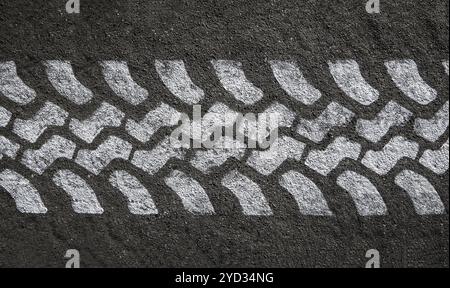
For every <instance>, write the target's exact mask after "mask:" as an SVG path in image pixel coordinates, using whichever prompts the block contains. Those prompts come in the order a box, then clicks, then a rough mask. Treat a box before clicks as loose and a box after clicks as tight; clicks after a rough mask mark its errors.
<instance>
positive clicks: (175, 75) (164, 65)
mask: <svg viewBox="0 0 450 288" xmlns="http://www.w3.org/2000/svg"><path fill="white" fill-rule="evenodd" d="M155 67H156V71H157V72H158V74H159V77H160V78H161V81H162V82H163V83H164V85H166V87H167V89H169V91H170V92H171V93H172V94H173V95H175V96H176V97H177V98H179V99H180V100H182V101H183V102H185V103H187V104H189V105H193V104H196V103H198V102H200V100H202V99H203V97H204V96H205V92H203V90H202V89H200V88H199V87H198V86H197V85H195V84H194V83H193V82H192V80H191V78H190V77H189V74H188V72H187V71H186V67H185V65H184V62H183V61H181V60H156V61H155Z"/></svg>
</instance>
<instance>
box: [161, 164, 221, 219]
mask: <svg viewBox="0 0 450 288" xmlns="http://www.w3.org/2000/svg"><path fill="white" fill-rule="evenodd" d="M165 183H166V185H167V186H169V187H170V188H171V189H172V190H173V191H175V193H176V194H177V195H178V196H179V197H180V199H181V201H182V203H183V205H184V208H185V209H186V210H188V211H189V212H191V213H193V214H214V208H213V206H212V204H211V202H210V201H209V197H208V195H207V194H206V192H205V190H204V189H203V188H202V186H200V184H199V183H198V182H197V181H195V180H194V179H193V178H191V177H189V176H187V175H186V174H185V173H183V172H181V171H178V170H174V171H172V172H171V173H170V175H169V176H167V177H166V178H165Z"/></svg>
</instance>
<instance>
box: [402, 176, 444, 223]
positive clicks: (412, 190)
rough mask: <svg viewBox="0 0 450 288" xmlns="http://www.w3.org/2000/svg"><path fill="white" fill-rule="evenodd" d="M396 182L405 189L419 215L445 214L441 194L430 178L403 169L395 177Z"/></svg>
mask: <svg viewBox="0 0 450 288" xmlns="http://www.w3.org/2000/svg"><path fill="white" fill-rule="evenodd" d="M395 184H397V185H398V186H400V187H401V188H402V189H403V190H405V191H406V192H407V193H408V195H409V197H410V198H411V200H412V202H413V205H414V208H415V210H416V212H417V214H419V215H430V214H444V213H445V207H444V204H443V203H442V200H441V198H440V197H439V194H438V193H437V192H436V190H435V189H434V187H433V185H431V183H430V182H428V180H427V179H426V178H425V177H423V176H422V175H419V174H417V173H415V172H413V171H411V170H403V171H402V172H400V173H399V174H398V175H397V176H396V177H395Z"/></svg>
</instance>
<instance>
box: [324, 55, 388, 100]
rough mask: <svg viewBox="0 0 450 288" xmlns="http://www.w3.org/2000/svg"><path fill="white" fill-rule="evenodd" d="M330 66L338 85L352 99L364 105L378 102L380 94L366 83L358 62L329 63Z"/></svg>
mask: <svg viewBox="0 0 450 288" xmlns="http://www.w3.org/2000/svg"><path fill="white" fill-rule="evenodd" d="M328 66H329V68H330V73H331V75H332V76H333V78H334V81H335V82H336V84H337V85H338V86H339V88H340V89H341V90H342V91H344V93H345V94H346V95H348V96H349V97H350V98H352V99H353V100H355V101H357V102H359V103H361V104H363V105H370V104H372V103H373V102H375V101H377V100H378V97H379V94H380V93H379V92H378V90H376V89H375V88H373V87H372V86H370V85H369V83H367V82H366V80H365V79H364V78H363V76H362V75H361V71H360V69H359V65H358V63H357V62H356V61H354V60H341V61H336V62H335V63H333V62H328Z"/></svg>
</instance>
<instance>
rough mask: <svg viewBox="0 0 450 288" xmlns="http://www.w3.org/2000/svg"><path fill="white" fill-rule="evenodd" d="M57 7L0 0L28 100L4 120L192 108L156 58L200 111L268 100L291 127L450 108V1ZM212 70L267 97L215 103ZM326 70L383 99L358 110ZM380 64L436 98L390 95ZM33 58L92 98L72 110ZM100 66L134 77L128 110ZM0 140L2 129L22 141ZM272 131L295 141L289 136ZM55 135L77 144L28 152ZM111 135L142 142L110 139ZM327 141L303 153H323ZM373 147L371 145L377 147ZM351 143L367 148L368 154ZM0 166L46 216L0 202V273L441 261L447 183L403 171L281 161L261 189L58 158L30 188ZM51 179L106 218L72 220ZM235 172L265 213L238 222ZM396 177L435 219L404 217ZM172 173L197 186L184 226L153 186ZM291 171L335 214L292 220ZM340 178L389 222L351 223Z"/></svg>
mask: <svg viewBox="0 0 450 288" xmlns="http://www.w3.org/2000/svg"><path fill="white" fill-rule="evenodd" d="M64 2H65V1H62V0H60V1H55V0H50V1H22V0H15V1H7V0H0V62H2V61H14V62H15V63H16V66H17V72H18V75H19V76H20V77H21V79H23V81H24V82H25V83H27V84H28V85H29V86H30V87H33V89H35V91H36V92H37V98H36V100H35V101H34V102H32V103H31V104H29V105H26V106H18V105H15V104H14V103H13V102H9V101H8V100H5V98H1V101H2V106H4V107H6V108H7V109H8V110H9V111H11V112H13V114H14V116H15V117H17V118H21V119H28V118H30V117H32V115H34V114H35V113H36V111H37V110H38V109H39V108H40V107H42V105H43V103H44V102H45V101H46V100H50V99H51V100H52V102H54V103H55V104H57V105H58V106H60V107H62V108H63V109H65V110H66V111H68V112H69V113H70V114H71V117H77V118H79V119H84V118H86V117H89V115H91V114H92V113H93V111H95V109H96V108H98V106H99V104H100V103H101V102H102V101H104V100H107V101H108V102H109V103H111V104H113V105H114V106H116V107H119V108H120V109H121V110H122V111H123V112H124V113H125V114H126V115H134V116H136V119H139V118H140V117H143V116H144V115H145V114H146V113H147V112H148V111H149V110H151V109H152V108H153V107H155V106H156V105H157V104H158V103H160V101H164V102H165V103H168V104H170V105H172V106H173V107H176V108H177V109H178V110H179V111H183V112H186V113H191V106H190V105H187V104H185V103H183V102H181V101H179V100H178V99H177V98H175V97H173V95H171V94H170V92H169V91H168V90H167V89H166V88H165V87H164V85H163V84H162V83H161V82H160V80H159V78H158V75H157V74H156V72H155V70H154V61H155V59H169V60H170V59H181V60H183V61H185V63H188V64H189V68H188V69H189V74H190V76H191V78H193V79H195V80H196V83H198V85H199V86H200V87H201V88H202V89H203V90H204V91H205V93H206V97H205V99H204V101H203V102H202V103H201V104H202V106H203V107H204V109H207V108H208V107H210V106H211V105H212V104H213V103H214V102H216V101H221V102H223V103H225V104H227V105H228V106H229V107H231V108H233V109H234V110H236V111H244V112H246V111H247V112H248V111H252V112H255V111H256V112H261V111H263V110H264V109H265V108H267V106H269V104H270V103H272V102H274V101H275V99H276V100H277V101H279V102H281V103H282V104H285V105H286V106H288V107H289V108H291V109H293V110H295V111H296V112H297V113H302V117H317V116H318V114H319V113H320V111H322V110H323V109H324V108H325V107H326V106H327V104H328V103H329V102H330V100H334V101H338V102H339V103H341V104H343V105H345V106H346V107H347V108H349V109H350V110H352V111H353V112H354V113H355V114H357V116H358V117H362V118H373V117H374V116H375V115H376V114H377V113H378V112H379V110H380V109H381V108H382V107H384V105H386V103H387V102H388V101H389V100H392V99H394V100H395V101H397V102H398V103H399V104H401V105H403V106H404V107H407V108H408V109H410V110H411V111H412V112H414V113H415V114H419V115H420V117H423V118H427V117H428V118H429V117H432V116H433V115H434V114H435V113H436V111H438V110H439V109H440V107H441V106H442V105H443V103H445V102H446V101H448V97H449V94H448V89H449V81H448V76H447V77H446V76H445V73H444V72H443V68H442V64H441V63H442V61H443V60H447V61H448V53H449V48H448V43H449V24H448V23H449V12H448V11H449V10H448V9H449V3H448V1H440V0H439V1H435V0H426V1H413V0H402V1H398V0H395V1H382V4H381V14H379V15H373V14H367V13H366V11H365V9H364V5H365V1H362V0H352V1H312V0H311V1H288V0H279V1H253V0H249V1H228V0H220V1H219V0H218V1H133V0H128V1H126V0H124V1H98V0H96V1H81V14H79V15H67V14H66V13H65V9H64V6H65V3H64ZM213 59H230V60H237V61H241V62H242V63H243V64H244V67H245V73H246V75H247V77H248V78H249V79H251V80H252V82H253V83H255V85H256V86H258V87H260V88H261V89H262V90H263V91H264V98H263V99H262V100H261V101H260V102H258V103H256V104H255V105H252V106H250V107H249V106H244V105H242V103H238V101H236V100H235V99H233V98H232V97H230V96H229V95H226V92H224V90H223V88H221V85H220V83H219V81H218V80H217V78H216V76H215V74H214V71H213V70H212V68H211V66H210V61H211V60H213ZM272 59H282V60H284V59H292V60H295V61H297V62H298V63H300V65H301V67H302V68H303V70H302V72H303V73H304V74H305V77H307V78H308V79H309V81H310V82H311V83H312V84H313V85H314V86H315V87H316V88H318V89H319V90H321V91H322V94H323V97H322V98H321V99H320V100H319V101H318V102H317V103H316V104H315V105H313V106H311V107H307V106H305V105H301V104H298V103H297V102H295V101H293V100H292V99H289V97H286V95H285V94H283V91H282V90H281V89H280V87H279V86H278V85H277V84H276V81H275V80H274V78H273V75H272V72H271V71H270V69H269V68H268V65H267V60H272ZM337 59H356V60H357V61H358V63H359V65H360V66H361V71H362V73H363V76H364V77H365V78H366V79H368V81H369V82H370V83H371V84H372V85H373V86H375V87H376V88H377V89H378V90H379V91H380V92H381V93H380V99H381V100H380V101H379V102H377V103H376V104H373V105H371V106H363V105H360V104H358V103H356V102H354V101H350V100H349V98H348V97H347V96H346V95H344V94H343V93H342V91H341V90H339V88H338V87H337V86H336V84H335V83H334V81H333V79H332V77H331V76H330V74H329V70H328V66H327V62H328V61H333V60H337ZM392 59H414V61H415V62H416V63H417V65H418V67H419V70H420V73H421V76H422V77H423V78H424V80H425V81H426V82H427V83H429V84H430V86H432V87H433V88H434V89H436V90H437V91H438V94H439V99H437V100H436V101H434V102H432V103H430V104H429V105H425V106H423V105H417V104H414V103H412V102H411V100H408V99H407V98H406V97H405V96H404V95H401V93H400V92H399V90H398V89H397V88H396V87H395V86H394V84H393V83H392V80H391V79H390V78H389V75H388V74H387V73H386V70H385V67H384V64H383V63H384V61H387V60H392ZM43 60H70V61H71V63H72V65H73V69H74V71H75V74H76V76H77V78H78V79H79V80H80V82H82V83H84V84H85V86H86V87H89V88H90V89H91V90H92V91H93V92H94V94H95V97H94V99H93V100H92V102H90V103H89V104H88V105H84V106H78V105H74V104H73V103H70V102H69V101H67V100H66V99H64V98H62V97H59V96H58V95H57V93H56V92H55V90H54V88H53V87H52V85H51V84H50V83H49V82H48V80H47V78H46V73H45V68H44V66H43V65H42V63H41V61H43ZM101 60H124V61H127V62H128V65H129V67H130V71H131V72H132V75H133V79H134V80H135V81H136V82H137V83H139V84H140V85H141V86H143V87H145V88H146V89H148V90H149V98H148V99H147V100H146V101H145V102H144V103H143V104H141V105H138V106H133V105H130V104H128V103H127V102H125V101H123V100H122V99H120V98H119V97H115V96H113V95H112V92H111V90H110V89H109V88H108V86H107V84H106V83H105V82H104V80H103V79H102V77H101V75H102V74H101V70H100V68H99V65H98V61H101ZM412 126H413V125H409V126H408V127H409V128H402V129H400V128H396V129H393V130H391V131H390V132H389V134H388V136H389V137H390V136H393V135H397V134H399V135H409V136H411V138H412V139H413V140H416V141H417V142H419V143H421V144H423V145H425V146H424V147H421V149H422V151H423V149H431V148H432V149H438V148H439V146H440V145H442V144H443V142H445V140H446V139H448V128H447V130H446V132H445V134H444V135H443V136H442V137H441V138H440V140H439V141H438V142H436V143H433V144H429V143H428V144H427V143H425V142H424V141H423V139H419V137H418V136H416V135H412V134H413V133H412V131H411V129H412V128H411V127H412ZM7 129H8V128H6V129H3V130H0V131H1V132H2V134H4V135H7V136H11V137H15V138H14V139H16V140H17V141H18V142H20V141H21V140H20V139H19V138H17V136H14V135H11V134H12V133H11V132H10V131H8V130H7ZM408 129H409V130H408ZM111 131H113V130H111ZM168 131H170V130H168V129H165V130H164V129H163V130H162V131H159V132H158V133H157V134H156V136H155V138H154V139H152V140H151V141H152V142H151V144H150V145H154V144H155V143H158V142H159V141H160V140H161V139H163V138H164V136H165V135H167V132H168ZM283 131H284V132H283V133H286V134H287V135H294V134H295V133H293V132H292V131H294V130H292V131H290V130H283ZM53 133H59V135H62V136H67V138H68V139H71V140H73V141H74V142H75V141H76V142H77V144H79V143H81V142H80V141H79V140H77V138H75V137H74V136H73V135H69V133H68V132H67V129H66V128H61V127H52V128H49V130H48V131H46V132H45V134H44V135H45V137H43V138H44V139H39V140H38V141H37V142H36V143H34V144H29V146H28V147H30V148H32V149H38V148H39V147H40V146H41V145H42V144H43V143H44V142H45V140H46V139H48V136H50V135H51V134H53ZM346 133H347V134H346ZM348 133H349V132H348V131H346V130H345V129H344V128H343V129H336V130H333V132H332V136H333V137H336V136H339V135H341V134H342V135H347V136H348V137H351V134H348ZM106 134H108V133H106ZM112 134H114V135H117V136H119V137H122V138H123V139H126V140H127V141H129V142H130V143H133V145H138V144H139V143H138V142H136V140H135V139H133V138H131V137H130V136H129V135H127V134H126V133H125V131H124V130H123V129H122V130H120V129H118V130H114V132H113V133H112ZM107 136H108V135H100V136H99V137H98V138H97V139H95V141H94V142H93V143H92V144H84V145H85V146H84V147H83V148H86V149H95V147H97V146H98V145H99V144H100V143H102V142H103V141H105V139H106V137H107ZM292 137H294V136H292ZM333 137H331V138H333ZM389 137H387V138H389ZM331 138H330V139H328V140H327V141H325V142H324V143H320V144H317V145H316V146H315V148H317V149H325V148H326V146H327V145H328V144H330V142H331ZM386 142H387V140H383V143H380V144H377V145H376V146H370V149H374V148H373V147H376V149H381V148H382V147H383V145H385V144H386ZM20 143H25V142H20ZM80 145H81V144H80ZM361 145H363V149H369V148H368V147H369V145H368V144H367V143H362V144H361ZM427 145H428V146H427ZM1 161H2V162H0V165H1V168H9V169H13V170H15V171H17V172H19V173H21V174H22V175H25V176H26V178H27V179H32V180H30V181H32V183H33V184H34V186H36V187H37V188H38V190H39V192H40V194H41V196H42V199H43V200H44V202H45V204H46V206H47V208H48V210H49V211H48V213H46V214H43V215H31V214H24V213H20V212H19V211H17V209H16V207H15V205H14V202H13V201H12V198H11V197H10V195H9V194H8V193H0V219H1V220H0V266H1V267H64V265H65V262H66V259H64V254H65V252H66V250H68V249H78V250H79V251H80V253H81V265H82V267H364V265H365V263H366V261H367V260H368V259H367V258H365V254H366V251H367V250H369V249H377V250H378V251H380V257H381V265H382V267H448V265H449V250H448V249H449V222H448V221H449V219H448V209H449V206H448V205H449V204H448V203H449V196H448V195H449V194H448V186H449V174H448V171H447V172H445V173H444V174H442V175H436V174H433V173H431V172H429V171H426V170H424V169H423V168H421V167H419V165H418V164H417V162H414V161H409V160H407V159H402V160H400V161H399V163H398V164H397V166H396V167H395V168H394V169H393V170H392V171H391V172H389V174H387V175H386V176H385V177H378V176H376V175H375V174H373V173H372V174H370V173H371V172H370V171H366V170H367V169H366V170H364V169H365V168H364V167H363V166H362V165H360V164H355V162H352V161H350V160H345V161H343V162H342V163H341V164H340V165H339V167H338V168H337V169H336V170H334V171H333V172H331V173H330V174H329V175H328V177H322V176H317V174H314V173H313V172H312V171H310V170H308V169H307V168H305V167H303V166H301V165H298V163H297V162H296V161H287V162H286V163H284V164H283V165H282V166H281V167H280V168H279V170H277V172H276V173H275V174H274V175H270V176H264V177H263V176H261V175H260V174H258V173H256V172H255V171H253V170H252V169H250V168H249V167H244V166H245V165H243V164H242V162H240V161H238V160H234V159H231V160H230V161H229V162H227V163H226V164H225V165H223V166H221V167H220V168H218V169H216V170H214V171H213V173H212V174H211V175H204V174H202V173H201V172H200V171H197V170H195V169H193V168H192V167H191V166H189V165H188V164H186V162H185V161H181V160H175V159H172V160H170V161H169V162H168V164H167V165H166V166H165V167H164V168H162V169H161V170H160V171H159V172H158V173H157V174H156V175H155V176H152V177H148V176H146V174H145V173H144V172H142V171H140V170H139V169H137V168H136V167H133V166H131V165H129V164H127V163H125V162H124V161H113V162H112V163H111V164H110V165H109V166H108V167H107V168H106V169H105V171H103V172H102V173H100V174H99V176H94V175H90V174H89V173H88V172H87V171H85V170H84V169H82V168H80V167H79V166H78V165H76V164H74V162H72V161H68V160H64V159H61V160H58V161H57V162H55V163H54V164H53V165H52V166H51V167H50V168H49V169H48V170H47V171H46V172H45V173H44V174H43V175H42V176H37V175H34V176H33V173H31V172H30V171H29V170H27V168H25V167H24V166H23V165H21V164H20V163H19V162H17V161H15V160H12V159H8V158H7V157H4V158H3V159H2V160H1ZM355 165H357V166H355ZM61 168H70V169H71V170H72V171H75V172H76V173H78V174H79V175H81V176H82V177H83V178H85V179H89V180H88V181H89V183H90V184H91V186H92V187H95V193H96V195H97V197H98V199H99V201H100V202H101V204H102V207H103V209H104V210H105V212H104V213H103V214H102V215H84V214H76V213H74V211H73V209H72V207H70V204H69V200H68V198H67V197H66V196H62V195H63V194H62V193H61V191H60V190H58V188H57V187H56V186H55V185H54V184H53V183H52V176H53V174H54V173H55V172H56V171H58V170H59V169H61ZM233 168H240V169H243V170H242V171H245V173H246V175H248V176H249V177H251V179H252V180H253V181H256V182H257V183H258V184H259V186H260V187H261V189H262V191H263V192H264V193H265V195H266V197H267V199H268V201H269V203H270V205H271V208H272V211H273V213H274V215H273V216H270V217H260V216H258V217H255V216H245V215H243V213H242V211H241V208H240V206H239V203H238V201H237V200H236V199H234V198H233V197H231V196H230V193H229V192H227V191H226V190H224V188H223V187H221V185H220V179H221V178H222V177H223V176H224V175H225V173H226V172H227V171H230V170H231V169H233ZM405 168H407V169H418V170H417V171H420V172H421V174H422V175H425V177H427V179H428V180H429V181H430V182H431V183H432V184H433V186H434V188H435V189H436V191H437V192H438V194H439V196H440V198H441V199H442V202H443V203H444V206H445V210H446V213H444V214H441V215H422V216H421V215H417V213H416V212H415V211H414V207H413V205H412V203H411V201H410V199H409V198H408V197H407V195H406V194H405V193H404V191H403V192H402V190H400V189H399V188H398V186H395V184H394V183H393V181H392V179H393V178H394V176H395V175H396V174H397V173H399V172H400V171H402V170H403V169H405ZM117 169H125V170H127V171H130V172H133V173H132V174H133V175H139V177H140V178H139V179H140V180H141V181H142V183H144V185H145V187H146V188H147V189H148V190H149V192H150V193H151V194H152V197H153V198H154V200H155V202H156V203H157V205H158V209H159V211H160V213H159V214H158V215H151V216H139V215H133V214H131V213H130V212H129V210H128V209H127V205H126V201H125V199H124V198H123V197H122V196H120V194H119V193H118V192H117V191H116V190H113V188H112V187H111V186H110V185H108V177H109V172H110V171H114V170H117ZM174 169H178V170H181V171H184V172H185V173H187V174H189V175H192V176H193V177H194V178H195V179H197V181H199V182H200V183H201V185H202V186H203V187H204V188H205V190H206V191H207V193H208V195H209V196H210V199H211V202H212V204H213V206H214V208H215V210H216V214H215V215H209V216H206V215H197V216H194V215H192V214H190V213H189V212H187V211H186V210H185V209H184V208H183V205H182V203H181V201H180V200H179V199H178V198H177V196H176V195H175V194H174V193H173V192H172V191H171V190H169V189H168V187H167V186H166V185H165V184H164V179H163V178H164V177H165V176H166V175H167V174H169V173H170V171H172V170H174ZM291 169H296V170H297V171H301V172H302V173H303V174H304V175H307V176H308V177H310V178H311V179H313V181H314V182H315V183H316V184H317V185H318V186H319V187H320V188H321V190H322V192H323V193H324V195H325V198H326V199H327V201H328V205H329V206H330V209H331V210H332V211H333V212H334V214H335V216H333V217H314V216H306V215H302V214H301V213H300V212H299V210H298V207H297V204H296V203H295V201H293V200H292V198H290V197H289V195H287V193H286V192H283V191H282V189H281V188H280V186H279V185H277V184H276V183H277V179H278V177H279V176H280V175H281V174H283V173H284V172H287V171H289V170H291ZM347 169H357V171H358V170H364V171H365V172H367V173H368V175H370V177H369V179H370V180H371V181H372V182H373V184H374V185H375V186H377V187H379V191H380V193H381V194H382V196H383V198H384V200H385V203H386V206H387V208H388V211H389V213H388V214H387V215H383V216H374V217H361V216H359V215H358V214H357V212H356V209H355V206H354V204H353V202H352V200H351V198H350V197H349V196H348V194H347V193H346V192H345V191H344V190H343V189H342V188H340V187H338V186H337V185H336V183H335V181H334V180H333V181H331V180H330V179H336V177H337V176H338V175H339V174H340V173H342V172H343V171H345V170H347ZM0 192H3V190H2V189H1V188H0Z"/></svg>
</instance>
